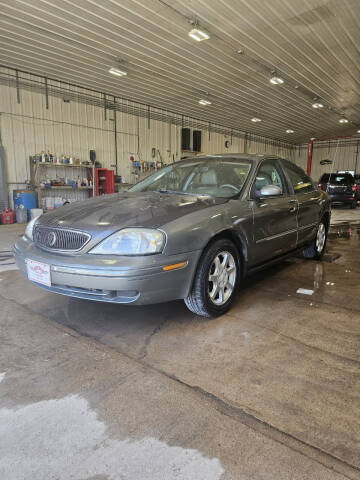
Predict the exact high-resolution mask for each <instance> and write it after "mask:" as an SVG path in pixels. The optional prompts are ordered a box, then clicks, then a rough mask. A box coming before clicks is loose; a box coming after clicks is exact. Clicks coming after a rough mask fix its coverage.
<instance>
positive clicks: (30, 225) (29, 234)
mask: <svg viewBox="0 0 360 480" xmlns="http://www.w3.org/2000/svg"><path fill="white" fill-rule="evenodd" d="M38 218H39V217H36V218H33V219H32V220H30V222H29V223H28V224H27V225H26V229H25V237H27V238H28V239H29V240H32V241H33V240H34V235H33V232H34V226H35V223H36V222H37V220H38Z"/></svg>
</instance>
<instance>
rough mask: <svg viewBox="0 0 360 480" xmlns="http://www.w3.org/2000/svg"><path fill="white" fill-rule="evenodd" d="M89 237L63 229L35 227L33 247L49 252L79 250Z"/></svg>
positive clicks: (85, 234) (86, 234) (83, 233)
mask: <svg viewBox="0 0 360 480" xmlns="http://www.w3.org/2000/svg"><path fill="white" fill-rule="evenodd" d="M90 238H91V236H90V235H89V234H88V233H85V232H78V231H76V230H67V229H63V228H55V227H45V226H43V225H35V228H34V242H35V245H38V246H40V247H44V248H47V249H51V250H69V251H76V250H80V249H81V248H82V247H84V245H85V244H86V243H87V242H88V241H89V240H90Z"/></svg>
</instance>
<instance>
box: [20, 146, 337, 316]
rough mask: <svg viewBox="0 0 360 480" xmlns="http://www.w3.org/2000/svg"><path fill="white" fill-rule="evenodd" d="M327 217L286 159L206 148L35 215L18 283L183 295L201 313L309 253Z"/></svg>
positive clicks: (321, 200) (325, 202) (318, 243)
mask: <svg viewBox="0 0 360 480" xmlns="http://www.w3.org/2000/svg"><path fill="white" fill-rule="evenodd" d="M329 224H330V200H329V198H328V196H327V195H326V193H324V192H322V191H320V190H317V189H316V187H315V186H314V184H313V182H312V180H311V179H310V178H309V177H308V176H307V175H306V174H305V173H304V171H303V170H301V169H300V168H299V167H297V166H296V165H294V164H293V163H291V162H288V161H286V160H284V159H280V158H276V157H273V156H272V157H266V156H263V155H246V154H229V155H213V156H210V155H209V156H203V157H196V158H191V159H188V160H184V161H181V162H177V163H175V164H172V165H169V166H167V167H165V168H163V169H161V170H159V171H157V172H156V173H154V174H153V175H151V176H150V177H148V178H146V179H145V180H143V181H142V182H140V183H138V184H137V185H135V186H134V187H133V188H131V190H130V191H129V192H125V193H119V194H115V195H111V196H107V197H100V198H95V199H90V200H87V201H84V202H80V203H78V204H72V205H69V206H64V207H62V208H59V209H57V210H55V211H52V212H49V213H46V214H44V215H43V216H41V217H40V218H38V219H37V220H35V221H33V222H30V224H29V225H28V227H27V230H26V233H25V236H23V237H22V238H20V239H19V240H18V241H17V242H16V244H15V247H14V251H15V258H16V262H17V264H18V266H19V268H20V270H21V271H22V272H23V273H24V274H25V275H26V276H27V277H28V278H29V280H31V281H33V282H34V283H36V284H38V285H39V286H42V287H43V288H47V289H48V290H50V291H52V292H55V293H61V294H63V295H69V296H72V297H79V298H87V299H91V300H97V301H102V302H112V303H123V304H149V303H158V302H165V301H169V300H175V299H184V300H185V303H186V305H187V306H188V308H189V309H190V310H191V311H192V312H194V313H196V314H198V315H204V316H207V317H212V316H217V315H221V314H223V313H225V312H226V311H227V310H228V309H229V308H230V306H231V304H232V302H233V301H234V298H235V296H236V293H237V290H238V287H239V284H240V280H241V279H242V278H244V277H245V276H246V275H248V274H250V273H252V272H256V271H258V270H259V269H261V268H264V267H266V266H269V265H272V264H273V263H274V262H277V261H280V260H282V259H284V258H286V257H287V256H289V255H294V254H295V253H297V252H302V253H303V255H304V257H305V258H315V259H319V258H321V256H322V254H323V253H324V250H325V246H326V238H327V232H328V228H329Z"/></svg>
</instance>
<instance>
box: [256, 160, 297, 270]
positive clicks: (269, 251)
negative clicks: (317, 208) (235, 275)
mask: <svg viewBox="0 0 360 480" xmlns="http://www.w3.org/2000/svg"><path fill="white" fill-rule="evenodd" d="M267 185H277V186H278V187H280V189H281V192H282V193H281V195H277V196H266V197H265V196H261V194H260V191H261V188H262V187H264V186H267ZM250 196H251V199H252V200H253V201H252V205H253V215H254V216H253V222H254V223H253V247H254V248H253V249H252V255H251V258H250V255H249V261H251V264H252V265H257V264H261V263H263V262H265V261H267V260H270V259H272V258H275V257H277V256H279V255H282V254H284V253H286V252H289V251H290V250H293V249H295V248H296V242H297V209H298V206H297V200H296V198H295V195H294V194H293V192H291V191H290V186H289V184H288V181H287V179H286V177H285V175H284V172H283V170H282V167H281V164H280V163H279V160H278V159H266V160H264V161H263V162H262V163H261V164H260V166H259V168H258V171H257V173H256V178H255V180H254V182H253V185H252V188H251V193H250Z"/></svg>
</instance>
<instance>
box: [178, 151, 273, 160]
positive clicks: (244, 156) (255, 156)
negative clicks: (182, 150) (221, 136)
mask: <svg viewBox="0 0 360 480" xmlns="http://www.w3.org/2000/svg"><path fill="white" fill-rule="evenodd" d="M195 158H196V160H211V159H219V158H231V159H238V160H253V161H255V162H260V161H261V160H264V159H265V158H279V159H280V158H281V157H278V156H277V155H270V154H267V155H265V154H260V153H219V154H212V155H196V156H194V157H187V158H184V159H183V160H190V159H195Z"/></svg>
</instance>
